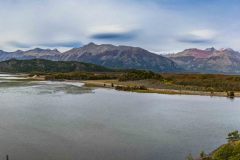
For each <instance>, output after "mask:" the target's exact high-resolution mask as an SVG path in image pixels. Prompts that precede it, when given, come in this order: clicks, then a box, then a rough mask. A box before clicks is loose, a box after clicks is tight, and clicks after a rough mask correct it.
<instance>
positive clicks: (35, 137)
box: [0, 76, 240, 160]
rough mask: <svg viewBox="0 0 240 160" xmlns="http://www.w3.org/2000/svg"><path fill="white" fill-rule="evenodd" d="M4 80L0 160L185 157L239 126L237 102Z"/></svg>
mask: <svg viewBox="0 0 240 160" xmlns="http://www.w3.org/2000/svg"><path fill="white" fill-rule="evenodd" d="M0 77H1V76H0ZM18 78H19V77H18ZM1 79H2V81H5V83H3V84H4V85H3V84H2V87H0V157H1V156H2V157H3V156H4V155H6V154H9V155H10V159H13V160H14V159H16V160H18V159H26V160H44V159H45V160H76V159H84V160H99V159H100V160H102V159H103V160H184V159H185V157H186V155H188V154H189V153H192V154H194V155H197V154H198V153H199V152H200V151H202V150H204V151H206V152H209V151H211V150H213V149H215V148H216V147H217V146H219V145H221V144H222V143H225V136H226V134H227V133H228V132H230V131H232V130H235V129H239V127H240V126H239V124H240V116H239V115H240V99H238V98H236V99H234V101H231V100H229V99H227V98H219V97H212V98H211V97H205V96H184V95H181V96H179V95H161V94H139V93H130V92H121V91H115V90H110V89H96V90H94V94H82V93H92V91H91V89H89V88H85V87H84V86H82V84H81V83H73V82H44V81H41V82H37V81H26V80H22V81H21V80H13V81H11V80H9V77H8V78H7V79H5V77H4V76H2V77H1ZM0 83H1V82H0ZM0 159H1V158H0Z"/></svg>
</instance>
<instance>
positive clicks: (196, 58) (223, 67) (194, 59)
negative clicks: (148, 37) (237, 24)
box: [166, 48, 240, 74]
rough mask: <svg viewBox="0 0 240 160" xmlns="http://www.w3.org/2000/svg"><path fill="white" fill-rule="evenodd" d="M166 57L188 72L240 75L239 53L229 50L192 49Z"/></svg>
mask: <svg viewBox="0 0 240 160" xmlns="http://www.w3.org/2000/svg"><path fill="white" fill-rule="evenodd" d="M166 57H167V58H170V59H171V60H173V61H174V62H176V63H177V64H178V65H179V66H181V67H182V68H184V69H185V70H187V71H190V72H201V73H229V74H231V73H232V74H240V53H239V52H237V51H234V50H232V49H230V48H227V49H220V50H217V49H215V48H207V49H205V50H201V49H196V48H193V49H186V50H184V51H182V52H179V53H176V54H169V55H166Z"/></svg>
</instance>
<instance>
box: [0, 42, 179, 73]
mask: <svg viewBox="0 0 240 160" xmlns="http://www.w3.org/2000/svg"><path fill="white" fill-rule="evenodd" d="M13 58H15V59H20V60H26V59H47V60H53V61H78V62H86V63H92V64H96V65H101V66H104V67H109V68H114V69H140V70H151V71H154V72H177V71H181V70H182V69H181V68H180V67H179V66H178V65H177V64H176V63H175V62H173V61H172V60H170V59H169V58H166V57H164V56H161V55H157V54H154V53H151V52H149V51H147V50H144V49H142V48H139V47H130V46H114V45H110V44H103V45H96V44H94V43H89V44H88V45H85V46H83V47H80V48H73V49H71V50H69V51H66V52H63V53H61V52H59V51H58V50H57V49H54V50H50V49H40V48H35V49H32V50H28V51H16V52H5V51H0V61H5V60H9V59H13Z"/></svg>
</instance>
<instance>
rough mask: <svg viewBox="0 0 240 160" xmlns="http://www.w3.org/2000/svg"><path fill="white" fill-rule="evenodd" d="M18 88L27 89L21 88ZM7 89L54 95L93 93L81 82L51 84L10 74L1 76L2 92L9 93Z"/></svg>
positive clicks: (0, 89)
mask: <svg viewBox="0 0 240 160" xmlns="http://www.w3.org/2000/svg"><path fill="white" fill-rule="evenodd" d="M16 87H25V89H24V88H21V90H19V88H16ZM6 88H14V89H15V90H17V91H24V92H36V93H39V94H52V93H56V92H64V93H68V94H81V93H91V89H90V88H88V87H85V86H84V85H83V83H79V82H50V81H30V80H27V79H26V78H25V77H24V76H22V75H18V76H17V77H14V75H9V74H4V75H3V74H0V92H1V91H5V92H6V91H8V90H6Z"/></svg>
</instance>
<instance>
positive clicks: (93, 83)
mask: <svg viewBox="0 0 240 160" xmlns="http://www.w3.org/2000/svg"><path fill="white" fill-rule="evenodd" d="M80 82H83V83H84V84H85V85H86V86H89V87H103V88H112V89H115V87H116V86H124V85H122V84H119V83H118V81H117V80H84V81H80ZM131 92H138V93H158V94H178V95H200V96H217V97H227V93H226V92H212V93H211V92H204V91H190V90H175V89H159V88H147V89H146V90H132V91H131ZM235 97H240V92H235Z"/></svg>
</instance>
